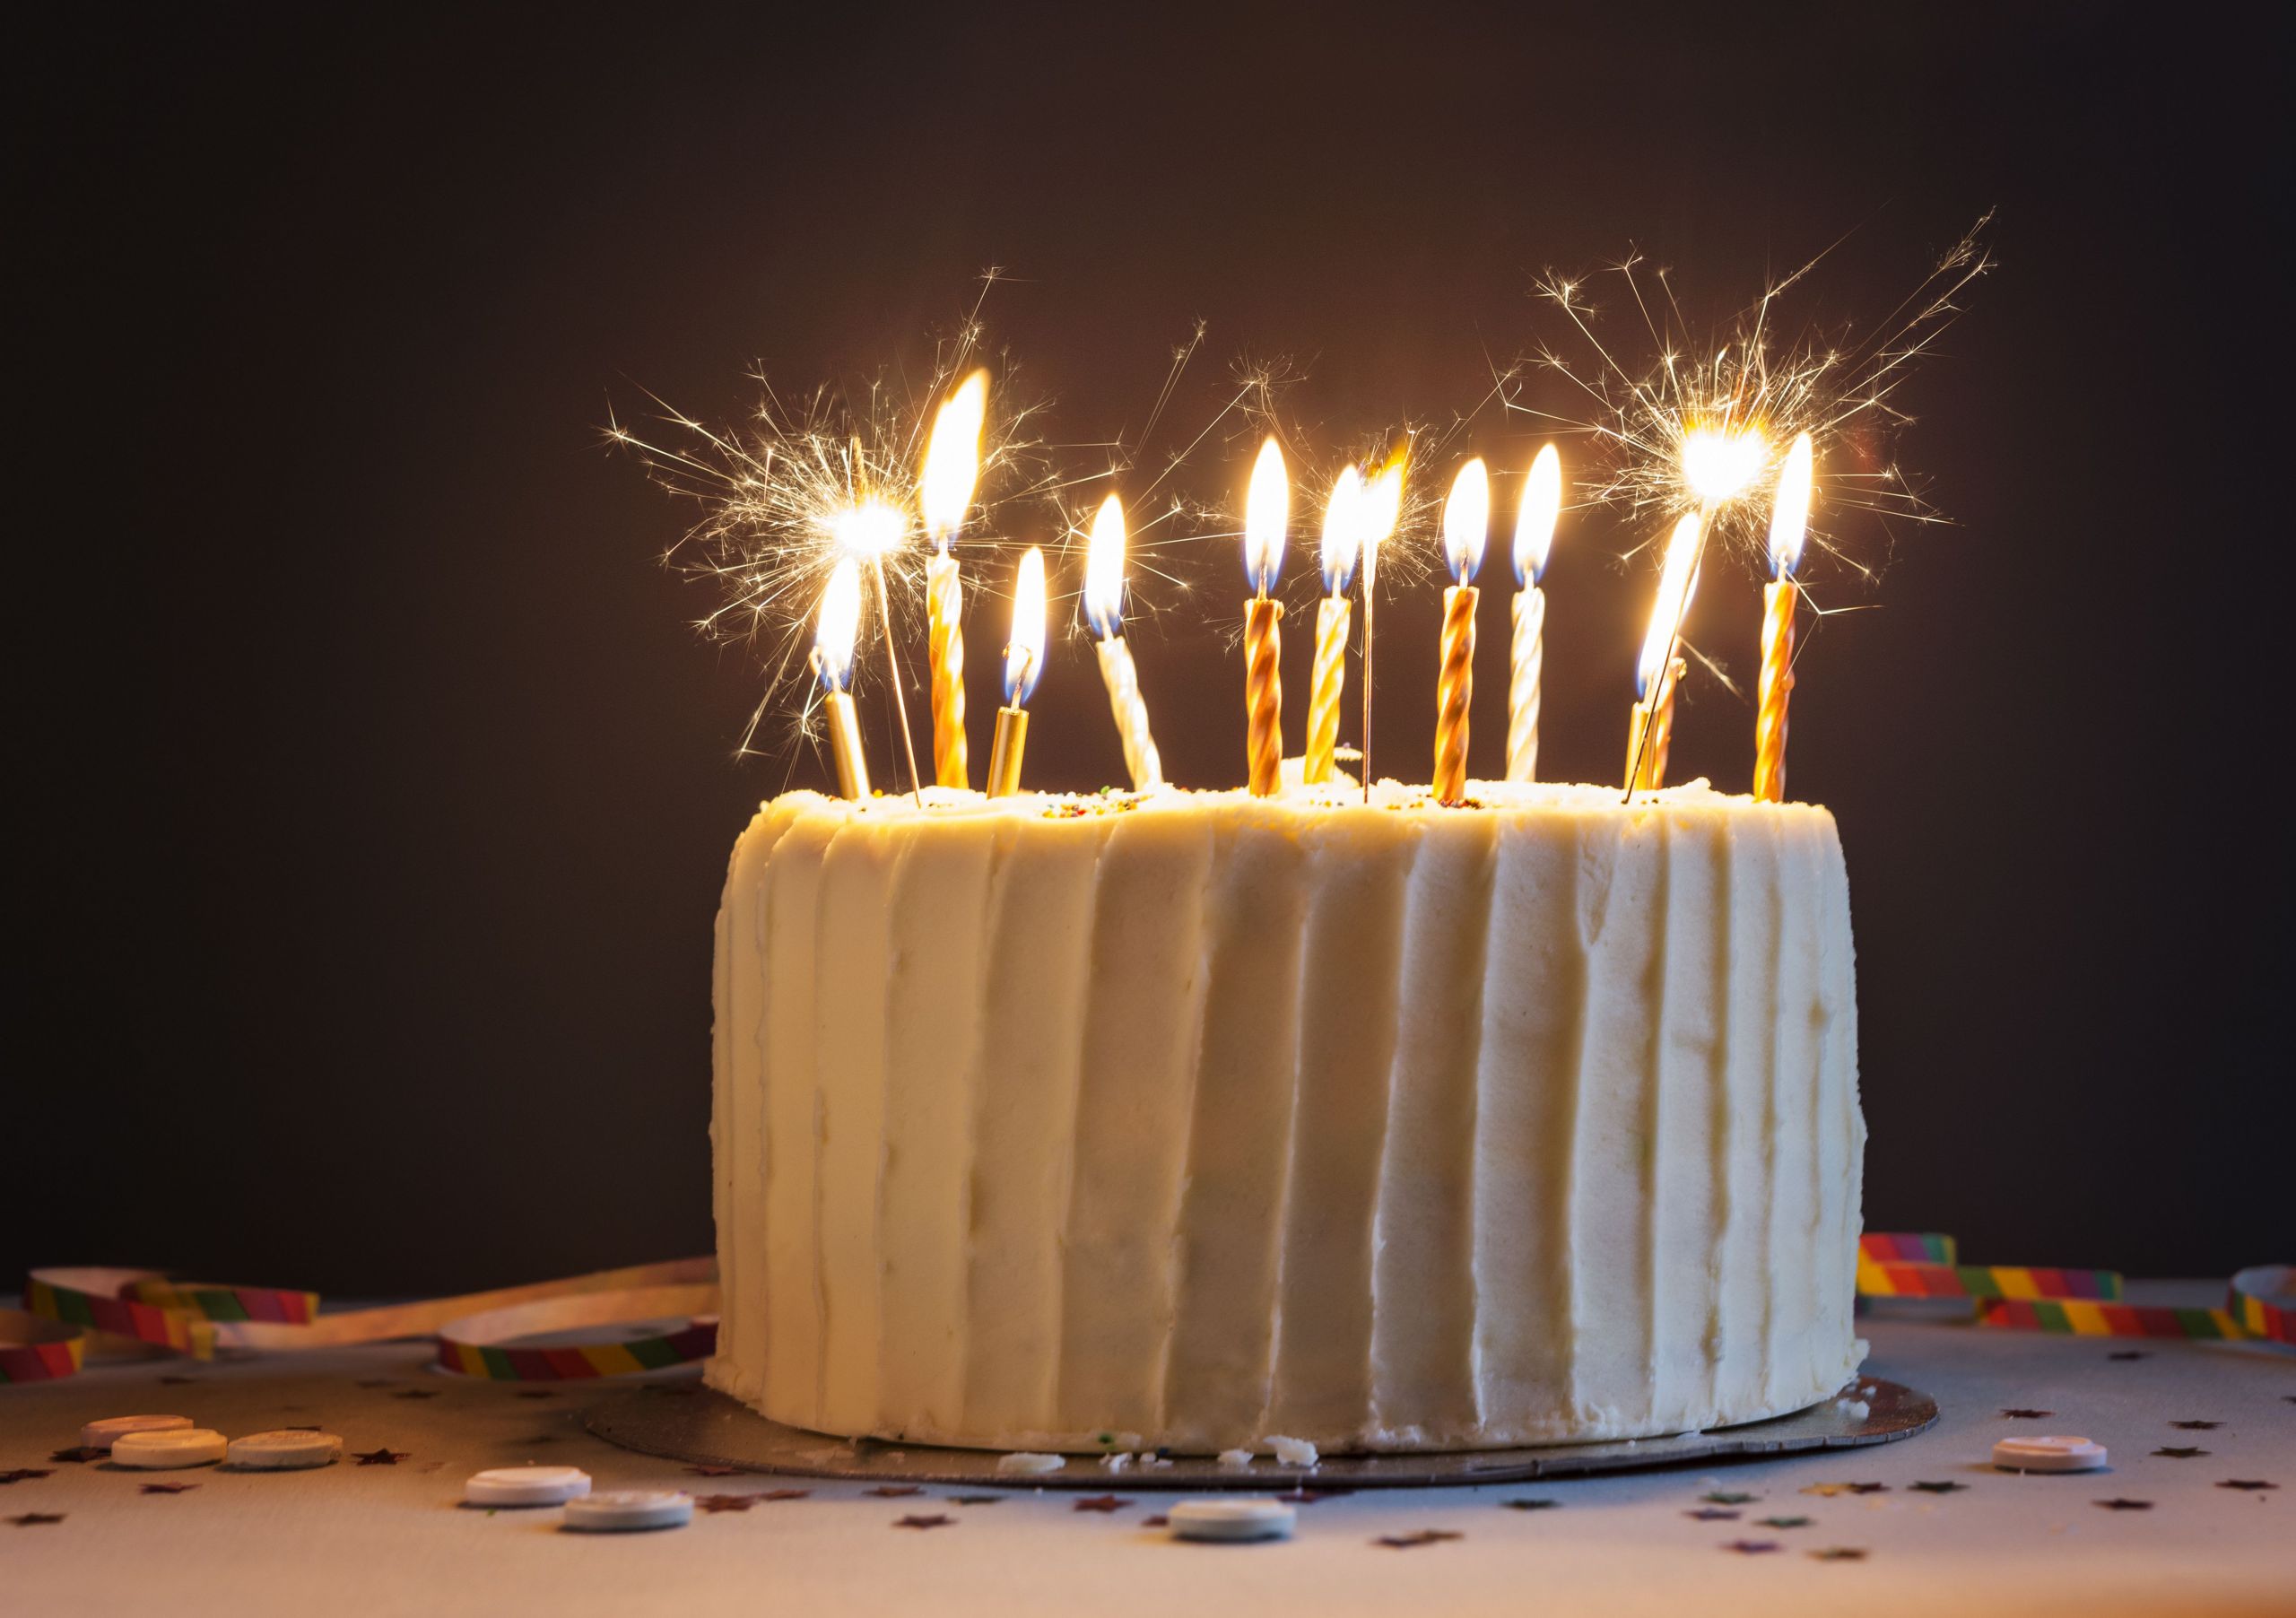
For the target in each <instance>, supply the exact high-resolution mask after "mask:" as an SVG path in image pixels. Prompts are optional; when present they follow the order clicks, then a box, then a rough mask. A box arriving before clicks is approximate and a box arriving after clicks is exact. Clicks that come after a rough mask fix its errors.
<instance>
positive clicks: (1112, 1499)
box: [1069, 1494, 1132, 1511]
mask: <svg viewBox="0 0 2296 1618" xmlns="http://www.w3.org/2000/svg"><path fill="white" fill-rule="evenodd" d="M1130 1504H1132V1502H1131V1501H1128V1500H1118V1499H1117V1497H1116V1496H1115V1495H1113V1494H1088V1495H1086V1496H1085V1497H1084V1498H1083V1499H1082V1500H1080V1501H1077V1502H1076V1503H1075V1504H1074V1506H1072V1507H1070V1508H1069V1509H1071V1510H1074V1511H1121V1510H1123V1509H1125V1508H1126V1506H1129V1505H1130Z"/></svg>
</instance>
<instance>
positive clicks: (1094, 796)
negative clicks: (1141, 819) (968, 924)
mask: <svg viewBox="0 0 2296 1618" xmlns="http://www.w3.org/2000/svg"><path fill="white" fill-rule="evenodd" d="M920 797H921V800H922V801H921V803H920ZM769 801H770V802H780V803H784V804H787V805H790V806H793V807H795V806H797V805H801V804H802V805H808V806H811V805H819V806H820V807H822V808H824V809H832V810H843V811H845V812H846V813H853V814H866V815H867V816H869V817H870V818H871V819H876V818H879V817H881V816H882V817H885V818H888V819H901V818H915V817H917V816H919V815H923V816H926V817H940V816H948V817H951V818H955V817H959V816H970V815H993V816H1009V817H1013V818H1027V819H1051V820H1081V819H1085V818H1089V817H1093V816H1100V815H1118V814H1131V813H1174V812H1187V811H1191V810H1194V811H1204V810H1213V809H1223V810H1229V811H1235V810H1241V809H1248V808H1250V807H1252V806H1255V805H1261V806H1265V807H1268V808H1273V809H1277V810H1283V811H1289V812H1292V813H1315V814H1344V813H1351V812H1352V813H1358V814H1362V813H1429V814H1443V815H1460V814H1474V813H1478V812H1481V813H1507V812H1535V811H1540V810H1553V811H1567V812H1569V813H1574V814H1588V813H1616V814H1625V815H1634V814H1645V813H1649V812H1650V811H1651V810H1653V809H1660V810H1664V809H1702V810H1708V811H1715V810H1726V811H1734V812H1736V813H1781V812H1789V811H1801V812H1804V813H1810V812H1815V813H1825V811H1824V810H1823V808H1822V806H1820V805H1811V804H1793V803H1789V804H1770V803H1760V802H1757V801H1756V800H1755V799H1753V798H1752V797H1751V796H1747V795H1745V794H1744V793H1725V792H1717V791H1716V790H1715V789H1714V787H1712V785H1711V784H1710V783H1709V782H1708V781H1706V780H1705V779H1698V780H1692V781H1685V782H1683V783H1682V784H1681V785H1680V786H1675V787H1658V788H1657V789H1655V790H1652V791H1646V792H1638V793H1636V794H1635V795H1634V796H1633V799H1632V801H1631V802H1630V801H1628V799H1627V797H1626V795H1625V793H1624V791H1623V790H1622V788H1620V787H1614V786H1594V785H1589V784H1583V783H1574V782H1561V781H1469V782H1468V783H1467V796H1466V801H1465V803H1462V804H1453V805H1445V804H1439V803H1437V802H1436V801H1435V796H1434V788H1433V787H1427V786H1422V785H1414V784H1413V783H1411V782H1407V781H1396V780H1382V781H1380V782H1379V783H1378V784H1377V785H1376V786H1374V787H1372V788H1371V791H1370V800H1369V802H1368V803H1367V802H1366V801H1365V796H1364V792H1363V789H1362V788H1361V787H1355V786H1350V785H1345V784H1338V785H1331V786H1316V787H1304V786H1299V785H1288V786H1286V787H1283V790H1282V791H1280V792H1278V793H1276V794H1274V796H1268V797H1255V796H1252V795H1251V794H1250V793H1249V792H1248V791H1246V790H1245V789H1244V788H1242V787H1227V788H1216V789H1215V788H1195V787H1157V788H1155V789H1154V790H1152V791H1149V792H1130V791H1124V790H1120V789H1118V788H1115V787H1109V788H1106V789H1104V790H1102V791H1100V792H1096V793H1071V792H1020V793H1014V794H1012V795H1011V796H1005V797H994V798H992V797H988V796H985V795H983V794H981V793H978V792H973V791H969V790H965V789H961V788H958V787H926V788H925V789H924V791H923V793H922V794H921V795H911V794H910V793H908V792H905V791H904V792H888V791H883V790H882V789H881V790H879V791H878V792H876V793H874V795H872V796H870V797H869V798H868V799H866V800H865V801H863V802H858V803H857V802H854V801H852V800H849V799H846V798H839V797H831V796H827V795H825V794H822V793H819V792H814V791H813V790H811V789H809V788H801V789H799V790H796V791H794V792H787V793H784V794H782V795H781V796H780V797H779V798H778V799H773V800H769Z"/></svg>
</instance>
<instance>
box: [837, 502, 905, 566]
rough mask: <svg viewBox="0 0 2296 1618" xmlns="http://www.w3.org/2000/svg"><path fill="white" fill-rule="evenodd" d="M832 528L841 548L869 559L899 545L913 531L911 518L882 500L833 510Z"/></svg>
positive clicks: (864, 559) (854, 555)
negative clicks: (910, 522)
mask: <svg viewBox="0 0 2296 1618" xmlns="http://www.w3.org/2000/svg"><path fill="white" fill-rule="evenodd" d="M829 531H830V537H831V538H832V539H834V540H836V542H837V548H838V549H839V550H840V551H842V552H845V553H846V554H847V555H848V556H852V557H857V558H859V559H860V560H862V561H869V560H870V559H872V558H874V557H879V556H883V554H885V552H888V551H891V550H894V549H896V548H897V547H898V546H899V545H900V542H901V540H902V539H903V538H904V537H906V536H907V535H908V533H909V519H908V518H905V517H903V516H902V515H901V514H900V510H899V509H897V508H895V507H892V506H889V505H887V504H886V503H885V502H884V501H883V500H862V501H861V502H859V503H858V504H857V505H851V506H847V507H845V508H843V509H840V510H838V511H835V512H832V513H831V516H830V518H829Z"/></svg>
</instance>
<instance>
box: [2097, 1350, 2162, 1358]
mask: <svg viewBox="0 0 2296 1618" xmlns="http://www.w3.org/2000/svg"><path fill="white" fill-rule="evenodd" d="M2105 1358H2106V1359H2108V1360H2149V1359H2151V1358H2152V1355H2150V1354H2148V1353H2145V1352H2144V1350H2143V1349H2141V1348H2117V1349H2115V1350H2113V1352H2112V1353H2109V1354H2107V1355H2106V1356H2105Z"/></svg>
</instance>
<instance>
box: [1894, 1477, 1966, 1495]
mask: <svg viewBox="0 0 2296 1618" xmlns="http://www.w3.org/2000/svg"><path fill="white" fill-rule="evenodd" d="M1909 1487H1911V1488H1914V1489H1918V1490H1919V1491H1920V1492H1922V1493H1924V1494H1952V1493H1953V1492H1956V1491H1957V1490H1961V1489H1966V1488H1968V1487H1969V1485H1968V1484H1967V1483H1955V1482H1954V1481H1953V1480H1952V1479H1951V1478H1946V1479H1945V1480H1944V1481H1943V1482H1941V1483H1913V1484H1910V1485H1909Z"/></svg>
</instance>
